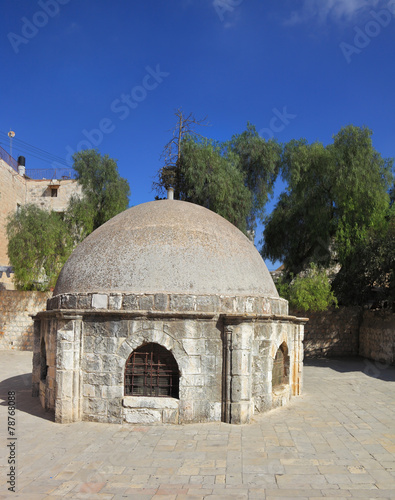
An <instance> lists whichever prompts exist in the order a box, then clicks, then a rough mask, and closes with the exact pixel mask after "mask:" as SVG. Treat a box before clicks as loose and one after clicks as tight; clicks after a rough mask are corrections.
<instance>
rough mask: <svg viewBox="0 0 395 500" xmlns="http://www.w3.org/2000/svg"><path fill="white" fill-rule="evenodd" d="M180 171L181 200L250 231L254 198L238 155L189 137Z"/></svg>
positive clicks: (209, 142) (186, 141) (210, 143)
mask: <svg viewBox="0 0 395 500" xmlns="http://www.w3.org/2000/svg"><path fill="white" fill-rule="evenodd" d="M178 168H179V179H182V183H180V187H181V186H182V190H180V191H179V198H180V199H183V200H185V201H189V202H191V203H196V204H197V205H202V206H204V207H206V208H208V209H210V210H212V211H213V212H216V213H218V214H219V215H222V217H224V218H225V219H227V220H228V221H230V222H231V223H232V224H234V225H235V226H237V227H238V228H239V229H240V230H241V231H243V232H244V233H246V232H247V217H248V215H249V213H250V211H251V206H252V197H251V193H250V191H249V190H248V188H246V187H245V186H244V183H243V173H242V172H241V170H240V168H239V159H238V157H237V156H236V155H235V154H233V153H232V152H226V153H225V154H223V153H222V152H221V150H220V148H219V146H217V145H215V143H213V142H211V141H207V140H203V141H200V142H198V141H196V139H192V138H189V139H185V140H184V142H183V147H182V154H181V158H180V163H179V167H178Z"/></svg>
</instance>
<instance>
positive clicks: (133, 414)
mask: <svg viewBox="0 0 395 500" xmlns="http://www.w3.org/2000/svg"><path fill="white" fill-rule="evenodd" d="M123 417H124V420H125V421H126V422H128V423H129V424H155V423H160V422H162V412H161V411H156V410H149V409H138V410H132V409H129V408H124V410H123Z"/></svg>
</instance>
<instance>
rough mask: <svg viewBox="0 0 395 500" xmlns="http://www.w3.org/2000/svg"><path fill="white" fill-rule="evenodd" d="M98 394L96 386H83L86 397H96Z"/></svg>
mask: <svg viewBox="0 0 395 500" xmlns="http://www.w3.org/2000/svg"><path fill="white" fill-rule="evenodd" d="M95 394H96V391H95V386H94V385H91V384H84V386H83V395H84V396H85V397H94V396H95Z"/></svg>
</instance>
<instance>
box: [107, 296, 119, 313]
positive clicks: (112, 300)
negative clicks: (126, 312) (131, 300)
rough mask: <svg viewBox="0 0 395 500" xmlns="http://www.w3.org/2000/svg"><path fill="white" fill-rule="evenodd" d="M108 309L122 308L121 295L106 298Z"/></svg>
mask: <svg viewBox="0 0 395 500" xmlns="http://www.w3.org/2000/svg"><path fill="white" fill-rule="evenodd" d="M108 308H109V309H113V310H119V309H121V308H122V295H121V294H120V293H119V294H112V295H110V296H109V297H108Z"/></svg>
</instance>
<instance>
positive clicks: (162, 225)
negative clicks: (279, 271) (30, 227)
mask: <svg viewBox="0 0 395 500" xmlns="http://www.w3.org/2000/svg"><path fill="white" fill-rule="evenodd" d="M89 292H106V293H110V292H116V293H117V292H119V293H121V292H123V293H129V292H130V293H160V292H163V293H177V294H199V295H206V294H208V295H212V294H224V295H260V296H265V297H273V298H278V293H277V290H276V287H275V285H274V283H273V280H272V277H271V276H270V273H269V271H268V269H267V267H266V265H265V263H264V261H263V259H262V257H261V256H260V254H259V252H258V251H257V250H256V248H255V247H254V245H253V244H252V243H251V242H250V241H249V239H248V238H247V237H246V236H244V234H243V233H242V232H241V231H239V230H238V229H237V228H236V227H235V226H233V224H231V223H230V222H228V221H227V220H225V219H224V218H223V217H221V216H219V215H217V214H216V213H214V212H212V211H210V210H208V209H206V208H204V207H201V206H199V205H194V204H192V203H187V202H183V201H175V200H160V201H152V202H149V203H144V204H142V205H138V206H136V207H133V208H130V209H128V210H126V211H125V212H122V213H120V214H118V215H117V216H116V217H114V218H113V219H111V220H109V221H108V222H106V223H105V224H103V225H102V226H101V227H99V228H98V229H96V231H94V232H93V233H92V234H90V235H89V236H88V237H87V238H86V239H85V240H84V241H83V242H82V243H81V244H80V245H78V247H77V248H76V249H75V250H74V252H73V253H72V254H71V256H70V258H69V259H68V261H67V262H66V264H65V265H64V267H63V269H62V271H61V273H60V275H59V278H58V281H57V284H56V287H55V290H54V295H59V294H70V293H71V294H72V293H89Z"/></svg>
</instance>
